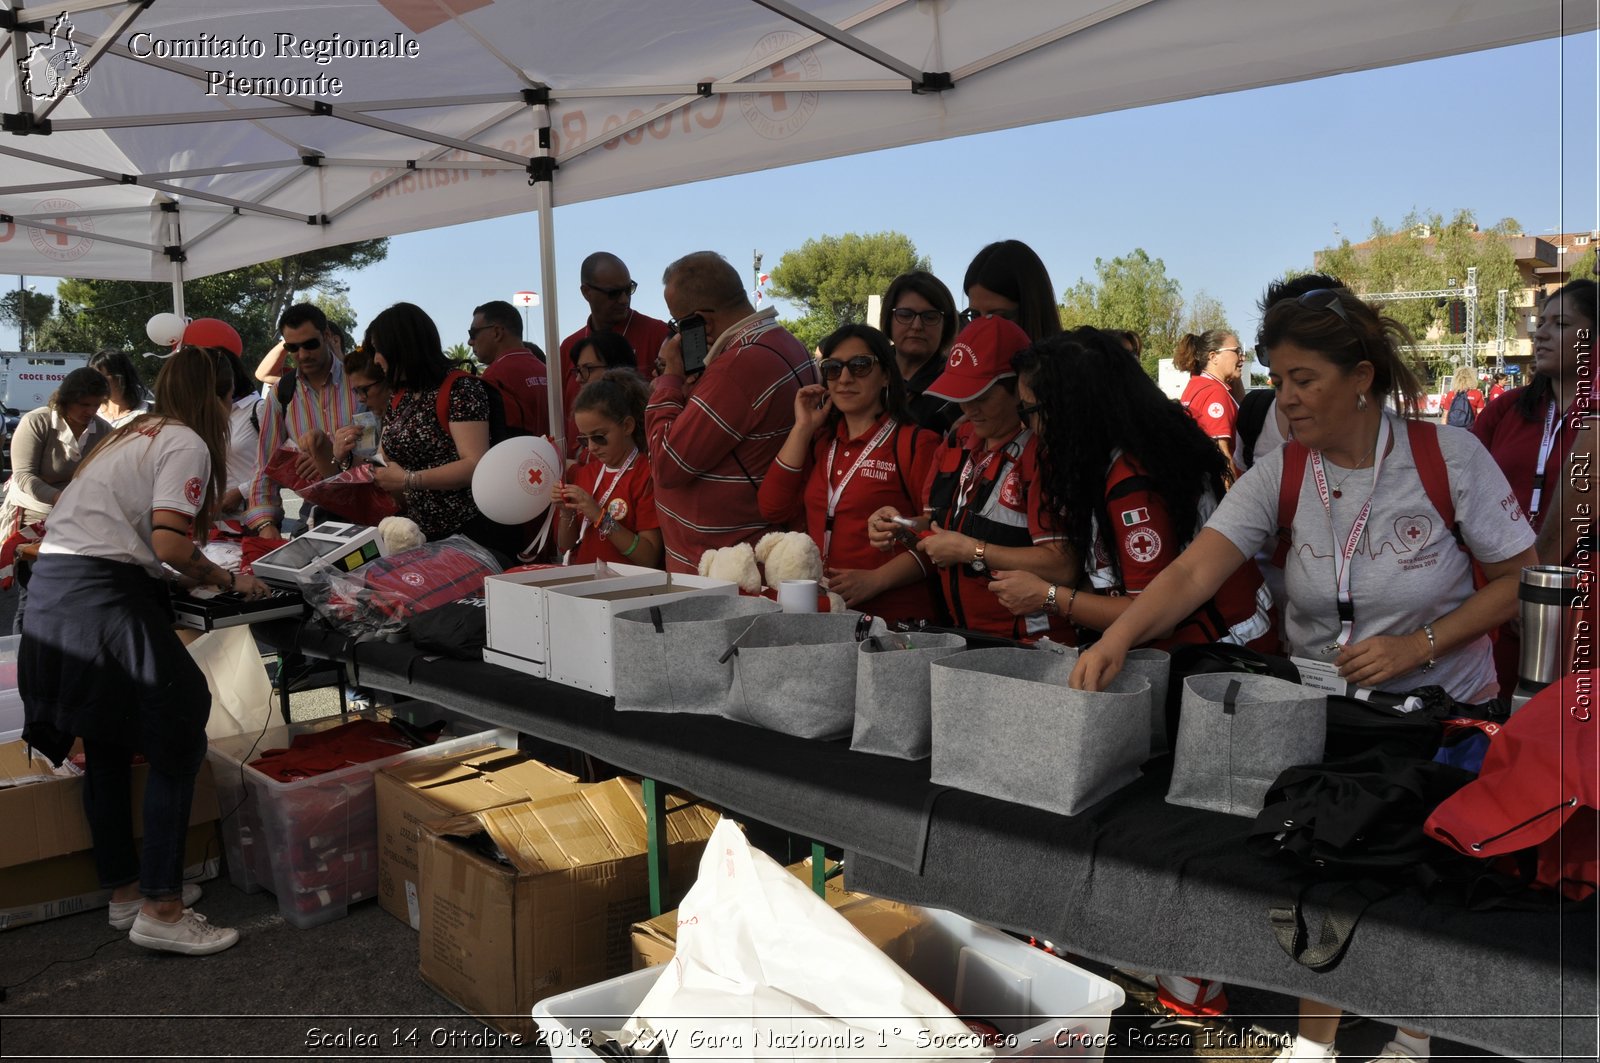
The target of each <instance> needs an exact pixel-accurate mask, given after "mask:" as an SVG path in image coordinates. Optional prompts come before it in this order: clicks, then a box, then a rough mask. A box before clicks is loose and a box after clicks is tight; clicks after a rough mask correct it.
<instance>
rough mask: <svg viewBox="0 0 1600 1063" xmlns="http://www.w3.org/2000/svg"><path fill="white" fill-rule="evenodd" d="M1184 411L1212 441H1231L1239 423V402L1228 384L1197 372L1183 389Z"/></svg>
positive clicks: (1207, 374)
mask: <svg viewBox="0 0 1600 1063" xmlns="http://www.w3.org/2000/svg"><path fill="white" fill-rule="evenodd" d="M1181 401H1182V403H1183V408H1184V409H1185V410H1187V411H1188V413H1189V416H1190V417H1193V418H1194V420H1195V423H1196V424H1198V425H1199V426H1200V427H1201V428H1202V429H1204V430H1205V433H1206V435H1208V436H1210V437H1211V438H1212V439H1226V440H1227V441H1228V442H1230V443H1232V442H1233V433H1234V429H1235V427H1236V426H1237V424H1238V420H1239V403H1238V401H1237V400H1235V399H1234V397H1233V392H1232V391H1230V390H1228V385H1226V384H1224V383H1223V382H1222V381H1220V380H1218V379H1217V378H1216V377H1214V376H1212V375H1210V374H1209V373H1196V374H1194V375H1193V376H1191V377H1190V378H1189V384H1188V386H1187V387H1185V388H1184V389H1183V399H1182V400H1181Z"/></svg>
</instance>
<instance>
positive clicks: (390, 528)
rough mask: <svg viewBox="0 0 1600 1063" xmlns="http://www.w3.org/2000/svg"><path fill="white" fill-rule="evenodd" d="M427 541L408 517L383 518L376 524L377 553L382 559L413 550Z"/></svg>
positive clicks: (420, 530)
mask: <svg viewBox="0 0 1600 1063" xmlns="http://www.w3.org/2000/svg"><path fill="white" fill-rule="evenodd" d="M427 541H428V537H427V536H426V535H423V534H422V529H421V528H420V527H418V526H417V522H416V521H414V520H412V519H411V518H410V517H384V518H383V519H382V520H380V521H379V522H378V553H380V554H382V555H383V556H384V557H388V556H389V555H390V554H403V553H405V552H406V551H407V550H415V549H416V548H417V547H419V546H421V545H423V544H424V543H426V542H427Z"/></svg>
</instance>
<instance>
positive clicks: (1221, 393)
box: [1172, 329, 1244, 480]
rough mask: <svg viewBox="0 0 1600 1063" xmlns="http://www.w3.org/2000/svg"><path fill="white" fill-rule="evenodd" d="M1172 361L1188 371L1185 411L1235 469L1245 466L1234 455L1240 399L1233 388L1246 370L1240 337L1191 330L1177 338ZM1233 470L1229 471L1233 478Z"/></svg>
mask: <svg viewBox="0 0 1600 1063" xmlns="http://www.w3.org/2000/svg"><path fill="white" fill-rule="evenodd" d="M1172 364H1173V367H1174V368H1176V369H1178V370H1179V371H1180V372H1184V373H1188V374H1189V383H1188V384H1187V385H1186V386H1185V387H1184V389H1183V398H1182V399H1180V400H1179V401H1180V402H1182V403H1183V408H1184V410H1185V411H1186V412H1187V413H1188V414H1189V416H1190V417H1193V418H1194V421H1195V423H1196V424H1198V425H1199V426H1200V427H1201V428H1202V429H1204V430H1205V433H1206V435H1208V436H1210V437H1211V438H1212V439H1213V440H1214V441H1215V442H1216V445H1217V449H1218V450H1221V451H1222V456H1223V457H1225V458H1227V459H1228V461H1229V462H1230V463H1231V464H1232V465H1233V466H1234V467H1235V468H1236V469H1243V467H1244V466H1243V465H1241V464H1240V463H1239V461H1238V459H1237V456H1236V455H1235V454H1234V447H1235V445H1236V444H1237V441H1238V437H1237V435H1236V433H1237V431H1238V425H1239V399H1238V397H1237V396H1236V395H1235V394H1234V389H1235V388H1236V387H1237V385H1238V384H1239V380H1240V377H1241V374H1242V372H1243V370H1244V348H1243V347H1242V346H1241V345H1240V344H1239V337H1238V336H1235V335H1234V334H1233V333H1231V332H1228V331H1226V330H1224V329H1207V330H1206V331H1205V332H1201V333H1190V334H1189V335H1186V336H1184V337H1183V338H1182V339H1180V340H1179V341H1178V348H1177V350H1176V351H1174V352H1173V354H1172ZM1233 471H1234V470H1230V471H1229V479H1230V480H1231V479H1232V474H1233Z"/></svg>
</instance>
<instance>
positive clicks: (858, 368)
mask: <svg viewBox="0 0 1600 1063" xmlns="http://www.w3.org/2000/svg"><path fill="white" fill-rule="evenodd" d="M877 364H878V360H877V359H876V358H874V357H872V355H870V354H858V355H856V356H855V357H854V358H851V359H850V360H848V361H844V362H841V361H839V360H838V359H837V358H824V359H823V360H822V365H821V366H820V367H819V371H820V372H821V373H822V379H823V380H838V379H839V377H841V376H843V375H844V371H845V370H846V369H848V370H850V376H851V377H852V378H853V379H856V380H859V379H861V378H862V377H864V376H866V375H867V374H868V373H870V372H872V370H873V367H874V366H876V365H877Z"/></svg>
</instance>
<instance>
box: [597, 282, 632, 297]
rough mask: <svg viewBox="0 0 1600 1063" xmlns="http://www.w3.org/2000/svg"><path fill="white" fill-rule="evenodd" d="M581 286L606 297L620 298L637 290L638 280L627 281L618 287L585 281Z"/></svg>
mask: <svg viewBox="0 0 1600 1063" xmlns="http://www.w3.org/2000/svg"><path fill="white" fill-rule="evenodd" d="M583 286H584V287H585V288H587V289H589V290H590V291H591V292H599V293H600V294H601V295H603V296H605V297H606V298H607V299H621V298H622V297H623V296H624V295H632V294H633V293H634V292H636V291H638V290H639V282H638V281H629V282H628V283H627V284H624V285H623V286H622V287H620V288H602V287H600V286H599V285H598V284H589V283H588V282H585V283H584V285H583Z"/></svg>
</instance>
